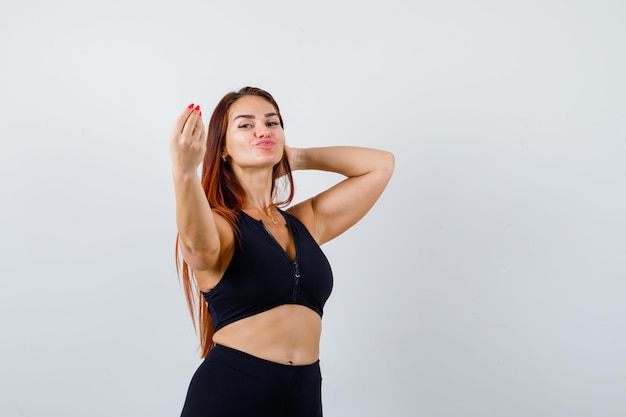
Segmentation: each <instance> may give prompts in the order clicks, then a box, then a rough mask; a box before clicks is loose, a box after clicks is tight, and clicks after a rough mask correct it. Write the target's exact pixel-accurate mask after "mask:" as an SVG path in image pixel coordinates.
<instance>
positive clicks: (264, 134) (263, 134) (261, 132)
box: [256, 125, 270, 139]
mask: <svg viewBox="0 0 626 417" xmlns="http://www.w3.org/2000/svg"><path fill="white" fill-rule="evenodd" d="M256 135H257V137H258V138H260V139H265V138H268V137H269V136H270V131H269V129H268V128H267V126H264V125H263V126H261V127H259V128H258V129H257V131H256Z"/></svg>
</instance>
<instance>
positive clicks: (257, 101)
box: [224, 96, 285, 168]
mask: <svg viewBox="0 0 626 417" xmlns="http://www.w3.org/2000/svg"><path fill="white" fill-rule="evenodd" d="M284 146H285V134H284V132H283V128H282V127H281V126H280V119H279V118H278V115H277V113H276V109H275V108H274V106H272V104H270V103H269V102H268V101H266V100H265V99H264V98H262V97H258V96H245V97H242V98H240V99H239V100H237V101H236V102H234V103H233V104H232V105H231V106H230V111H229V113H228V129H227V130H226V149H225V150H224V154H225V155H227V156H228V157H229V159H230V162H229V163H231V164H235V165H237V166H239V167H241V168H264V167H273V166H274V165H276V164H277V163H278V162H280V160H281V158H282V157H283V149H284Z"/></svg>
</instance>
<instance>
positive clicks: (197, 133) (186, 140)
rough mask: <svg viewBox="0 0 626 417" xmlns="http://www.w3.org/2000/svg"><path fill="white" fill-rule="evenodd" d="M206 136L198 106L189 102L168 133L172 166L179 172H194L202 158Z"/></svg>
mask: <svg viewBox="0 0 626 417" xmlns="http://www.w3.org/2000/svg"><path fill="white" fill-rule="evenodd" d="M205 151H206V137H205V134H204V123H203V122H202V112H201V111H200V106H196V107H194V106H193V104H190V105H189V106H188V107H187V108H186V109H185V110H184V111H183V112H182V113H181V114H180V116H178V119H176V123H175V124H174V127H173V128H172V133H171V134H170V153H171V155H172V168H173V169H174V170H176V171H179V172H185V173H187V172H196V170H197V169H198V165H200V162H202V158H204V153H205Z"/></svg>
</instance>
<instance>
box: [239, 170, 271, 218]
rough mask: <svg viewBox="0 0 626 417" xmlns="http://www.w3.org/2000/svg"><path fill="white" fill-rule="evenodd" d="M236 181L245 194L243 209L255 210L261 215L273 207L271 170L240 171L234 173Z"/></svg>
mask: <svg viewBox="0 0 626 417" xmlns="http://www.w3.org/2000/svg"><path fill="white" fill-rule="evenodd" d="M236 175H237V179H238V180H239V183H240V184H241V186H242V187H243V189H244V192H245V193H246V205H245V207H244V209H249V208H256V209H258V210H261V211H262V212H263V213H267V212H268V209H269V208H271V207H273V202H272V170H271V168H270V169H269V170H268V169H263V170H242V169H239V170H237V172H236Z"/></svg>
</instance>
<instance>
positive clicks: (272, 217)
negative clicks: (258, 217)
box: [267, 207, 278, 224]
mask: <svg viewBox="0 0 626 417" xmlns="http://www.w3.org/2000/svg"><path fill="white" fill-rule="evenodd" d="M271 212H272V208H271V207H270V213H271ZM267 217H269V218H270V219H271V220H272V223H274V224H278V222H277V221H276V219H275V218H274V216H272V215H271V214H268V215H267Z"/></svg>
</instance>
